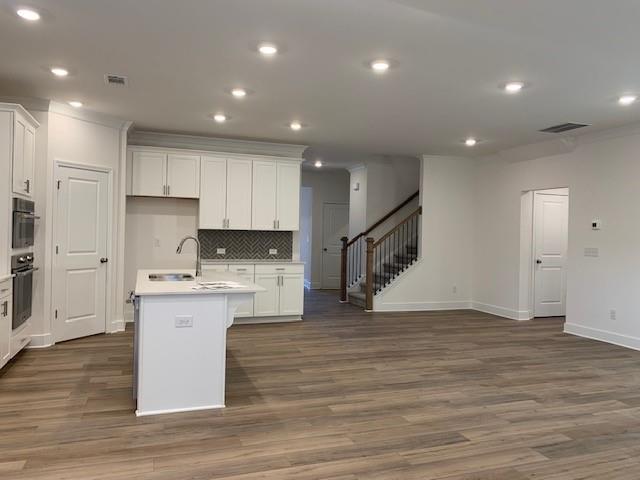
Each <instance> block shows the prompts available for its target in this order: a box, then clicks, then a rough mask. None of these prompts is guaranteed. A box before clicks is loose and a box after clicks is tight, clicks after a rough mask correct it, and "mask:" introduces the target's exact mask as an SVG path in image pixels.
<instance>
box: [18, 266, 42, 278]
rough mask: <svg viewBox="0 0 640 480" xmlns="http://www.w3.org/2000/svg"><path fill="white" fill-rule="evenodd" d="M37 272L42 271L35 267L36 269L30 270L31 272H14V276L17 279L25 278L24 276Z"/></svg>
mask: <svg viewBox="0 0 640 480" xmlns="http://www.w3.org/2000/svg"><path fill="white" fill-rule="evenodd" d="M37 270H40V268H39V267H35V268H30V269H29V270H24V271H22V272H14V275H15V276H16V277H24V276H26V275H29V274H31V273H33V272H35V271H37Z"/></svg>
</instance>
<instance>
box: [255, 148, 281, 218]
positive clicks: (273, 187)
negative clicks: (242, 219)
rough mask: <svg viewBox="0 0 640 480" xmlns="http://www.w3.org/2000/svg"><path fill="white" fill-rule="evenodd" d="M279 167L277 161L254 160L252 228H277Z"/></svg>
mask: <svg viewBox="0 0 640 480" xmlns="http://www.w3.org/2000/svg"><path fill="white" fill-rule="evenodd" d="M276 181H277V169H276V164H275V162H263V161H259V160H254V162H253V182H252V192H253V195H252V196H253V200H252V206H251V211H252V220H251V222H252V223H251V224H252V229H253V230H275V222H276V218H277V217H276V192H277V184H276Z"/></svg>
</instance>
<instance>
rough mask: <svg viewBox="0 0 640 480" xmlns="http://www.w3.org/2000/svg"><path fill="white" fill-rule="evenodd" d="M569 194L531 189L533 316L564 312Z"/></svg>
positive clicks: (553, 314)
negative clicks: (532, 195)
mask: <svg viewBox="0 0 640 480" xmlns="http://www.w3.org/2000/svg"><path fill="white" fill-rule="evenodd" d="M568 207H569V197H568V196H567V195H555V194H548V193H541V192H535V196H534V208H533V237H534V238H533V250H534V251H533V254H534V255H533V260H534V316H535V317H555V316H563V315H565V306H566V298H565V297H566V261H567V240H568V238H567V237H568V213H569V208H568Z"/></svg>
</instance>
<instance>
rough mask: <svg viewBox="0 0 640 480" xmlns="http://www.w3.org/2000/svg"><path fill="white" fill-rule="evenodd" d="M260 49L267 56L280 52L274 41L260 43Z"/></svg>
mask: <svg viewBox="0 0 640 480" xmlns="http://www.w3.org/2000/svg"><path fill="white" fill-rule="evenodd" d="M258 51H259V52H260V53H261V54H262V55H264V56H265V57H272V56H273V55H275V54H276V53H278V47H276V46H275V45H274V44H273V43H261V44H260V45H258Z"/></svg>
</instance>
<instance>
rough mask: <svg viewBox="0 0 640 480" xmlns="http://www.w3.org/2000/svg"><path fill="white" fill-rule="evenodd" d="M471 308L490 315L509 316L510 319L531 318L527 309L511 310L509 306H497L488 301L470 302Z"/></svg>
mask: <svg viewBox="0 0 640 480" xmlns="http://www.w3.org/2000/svg"><path fill="white" fill-rule="evenodd" d="M471 308H472V309H473V310H478V311H479V312H483V313H490V314H491V315H497V316H498V317H504V318H510V319H511V320H520V321H522V320H531V318H532V317H531V316H530V312H529V311H528V310H513V309H510V308H505V307H499V306H497V305H490V304H488V303H480V302H471Z"/></svg>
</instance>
